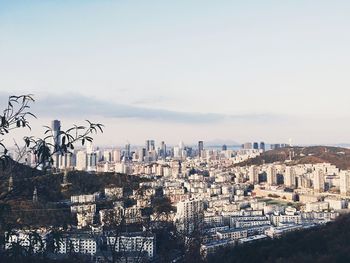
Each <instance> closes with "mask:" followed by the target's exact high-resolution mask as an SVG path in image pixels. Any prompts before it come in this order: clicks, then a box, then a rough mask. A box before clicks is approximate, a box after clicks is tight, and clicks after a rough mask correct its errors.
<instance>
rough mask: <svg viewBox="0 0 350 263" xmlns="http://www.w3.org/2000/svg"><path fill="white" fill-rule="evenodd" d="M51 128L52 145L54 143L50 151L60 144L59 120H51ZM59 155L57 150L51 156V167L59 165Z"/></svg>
mask: <svg viewBox="0 0 350 263" xmlns="http://www.w3.org/2000/svg"><path fill="white" fill-rule="evenodd" d="M51 130H52V136H53V138H52V139H53V145H54V148H53V149H52V152H54V151H55V148H56V146H59V145H60V144H61V135H60V131H61V122H60V121H59V120H53V121H52V122H51ZM59 156H60V153H58V152H57V153H55V154H54V155H53V156H52V159H53V167H55V168H58V167H59Z"/></svg>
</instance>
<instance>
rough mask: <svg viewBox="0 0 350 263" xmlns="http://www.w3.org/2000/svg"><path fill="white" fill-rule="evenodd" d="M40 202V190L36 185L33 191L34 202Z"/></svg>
mask: <svg viewBox="0 0 350 263" xmlns="http://www.w3.org/2000/svg"><path fill="white" fill-rule="evenodd" d="M37 202H38V190H37V189H36V187H34V191H33V203H37Z"/></svg>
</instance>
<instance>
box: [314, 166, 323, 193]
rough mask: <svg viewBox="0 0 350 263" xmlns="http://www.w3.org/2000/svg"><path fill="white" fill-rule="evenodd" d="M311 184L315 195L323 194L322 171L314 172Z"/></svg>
mask: <svg viewBox="0 0 350 263" xmlns="http://www.w3.org/2000/svg"><path fill="white" fill-rule="evenodd" d="M313 184H314V190H315V192H316V193H323V192H324V190H325V187H324V184H325V175H324V172H323V171H322V170H318V171H315V173H314V181H313Z"/></svg>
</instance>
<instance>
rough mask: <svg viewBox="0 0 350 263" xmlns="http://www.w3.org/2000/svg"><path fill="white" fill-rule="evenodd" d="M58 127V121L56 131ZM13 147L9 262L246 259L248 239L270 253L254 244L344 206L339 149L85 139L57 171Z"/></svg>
mask: <svg viewBox="0 0 350 263" xmlns="http://www.w3.org/2000/svg"><path fill="white" fill-rule="evenodd" d="M60 127H61V124H60V121H58V120H54V121H53V122H52V127H51V128H52V131H53V132H54V135H55V136H54V138H58V137H59V134H60ZM267 148H268V149H267ZM10 155H11V157H12V159H13V160H18V162H14V161H12V162H11V163H10V164H9V165H7V166H6V169H3V171H2V178H3V180H2V182H1V186H0V187H1V189H0V190H1V200H2V201H1V206H0V208H1V210H0V213H1V214H0V215H1V216H0V218H1V226H2V229H1V230H2V232H3V246H2V252H1V253H2V256H3V258H4V259H8V261H9V262H11V261H10V260H17V261H18V260H20V259H21V257H25V258H26V259H27V260H28V259H30V258H32V259H33V262H41V261H42V262H49V261H62V262H70V261H74V262H90V261H91V262H189V261H191V262H201V261H203V262H205V261H209V262H211V261H212V262H225V260H228V259H229V260H230V261H227V262H249V260H247V259H246V258H245V261H244V257H246V256H247V254H248V255H249V254H252V251H253V248H254V251H255V255H260V254H261V255H260V257H261V258H260V261H262V262H263V261H264V260H265V261H266V262H269V258H268V257H267V258H264V256H263V254H264V253H263V252H259V247H261V246H262V247H264V246H265V248H266V247H268V246H270V247H271V248H272V247H273V246H276V244H275V245H273V244H274V243H273V242H274V240H279V242H280V244H283V242H284V243H285V244H287V243H288V241H283V240H288V238H290V239H293V233H298V236H299V238H300V235H306V236H307V235H310V231H311V233H316V234H317V233H322V231H326V230H324V229H323V228H324V227H327V225H329V223H330V222H332V221H335V220H338V219H337V218H338V217H340V219H339V222H342V221H341V220H343V221H344V220H347V219H346V214H347V213H348V211H349V210H348V198H349V193H350V171H349V170H347V166H346V165H347V162H346V161H347V160H348V157H349V150H347V149H343V148H336V147H321V146H319V147H293V146H292V145H290V144H271V145H270V144H269V145H267V144H265V143H264V142H259V143H257V142H254V143H245V144H243V145H241V146H234V147H233V146H226V145H222V146H220V147H213V146H210V147H209V146H208V147H206V146H205V142H203V141H199V142H198V145H195V146H187V145H185V144H184V143H183V142H180V143H179V145H176V146H172V147H167V145H166V144H165V142H161V143H160V144H159V145H157V144H156V142H155V141H154V140H147V141H146V143H145V145H144V146H140V147H137V146H136V147H131V145H130V144H127V145H126V146H125V148H123V149H120V148H116V147H115V148H98V147H96V148H95V147H94V146H93V144H92V143H91V142H87V143H86V146H84V147H83V148H78V149H71V150H70V151H67V153H64V154H55V155H54V156H53V165H52V169H51V170H50V171H42V170H40V169H34V167H35V166H36V163H37V160H36V159H35V158H36V157H35V155H31V154H26V155H25V156H20V159H19V158H18V156H16V154H15V153H13V152H10ZM329 160H331V161H329ZM336 161H338V163H337V162H336ZM334 163H335V164H338V165H335V164H334ZM339 167H341V168H342V169H340V168H339ZM343 217H345V219H343ZM334 224H335V225H336V224H337V223H334ZM339 224H340V223H339ZM325 225H326V226H325ZM312 231H313V232H312ZM301 232H302V233H305V234H301ZM269 242H270V243H269ZM293 242H300V240H299V241H295V240H294V241H293ZM264 244H265V245H264ZM281 246H282V245H281ZM277 247H278V246H277ZM249 249H250V252H249ZM276 249H277V248H276ZM289 249H290V248H289ZM245 250H246V254H244V253H243V254H244V255H243V254H242V251H245ZM232 251H233V252H234V253H233V254H232V253H231V252H232ZM259 253H260V254H259ZM222 255H225V257H224V258H223V257H222ZM242 255H243V257H242ZM271 256H273V255H272V254H271ZM240 257H241V258H240ZM220 258H221V259H220ZM218 259H220V261H218ZM239 259H241V261H240V260H239ZM252 259H253V258H252V257H251V258H250V260H252ZM40 260H41V261H40ZM235 260H236V261H235ZM256 260H257V259H256V256H255V262H256ZM18 262H19V261H18ZM286 262H287V261H286ZM290 262H292V261H290Z"/></svg>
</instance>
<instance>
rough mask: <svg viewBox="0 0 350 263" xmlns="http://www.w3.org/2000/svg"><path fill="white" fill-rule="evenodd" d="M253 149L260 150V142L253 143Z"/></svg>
mask: <svg viewBox="0 0 350 263" xmlns="http://www.w3.org/2000/svg"><path fill="white" fill-rule="evenodd" d="M253 149H254V150H259V143H257V142H254V144H253Z"/></svg>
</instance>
